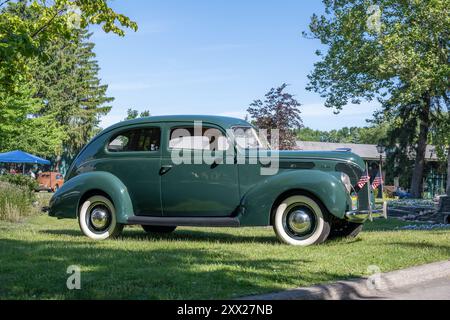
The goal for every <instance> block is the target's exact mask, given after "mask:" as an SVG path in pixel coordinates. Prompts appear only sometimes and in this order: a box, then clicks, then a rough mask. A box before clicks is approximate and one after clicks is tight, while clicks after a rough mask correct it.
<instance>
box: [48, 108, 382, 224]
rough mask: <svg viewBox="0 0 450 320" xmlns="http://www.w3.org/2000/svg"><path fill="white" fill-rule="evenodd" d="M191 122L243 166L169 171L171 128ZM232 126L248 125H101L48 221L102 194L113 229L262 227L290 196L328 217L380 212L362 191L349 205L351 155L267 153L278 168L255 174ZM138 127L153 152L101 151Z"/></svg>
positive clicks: (210, 120) (213, 120) (353, 172)
mask: <svg viewBox="0 0 450 320" xmlns="http://www.w3.org/2000/svg"><path fill="white" fill-rule="evenodd" d="M198 121H201V123H202V124H203V125H204V126H206V127H208V128H214V129H217V130H219V131H220V132H222V133H223V134H224V136H226V137H227V139H228V140H229V143H230V148H233V149H234V152H235V153H236V154H239V155H240V157H241V158H244V159H245V160H246V162H245V163H242V164H241V163H238V161H234V162H233V163H231V164H228V163H227V164H225V163H218V164H217V163H215V162H214V163H213V164H205V163H202V164H177V165H174V164H173V161H172V158H171V152H172V151H173V150H172V149H171V148H169V140H170V132H171V130H173V129H174V128H177V127H182V126H184V127H191V126H193V125H194V122H198ZM236 127H245V128H247V127H251V125H250V124H248V123H247V122H245V121H243V120H240V119H234V118H228V117H218V116H163V117H149V118H141V119H136V120H131V121H126V122H121V123H119V124H116V125H114V126H112V127H109V128H108V129H105V130H104V131H102V132H101V133H100V134H99V135H98V136H96V137H95V138H94V139H93V140H92V141H91V142H90V143H89V144H88V145H87V146H86V147H84V149H83V150H82V151H81V152H80V154H79V155H78V156H77V157H76V159H75V160H74V162H73V164H72V165H71V167H70V169H69V171H68V173H67V174H66V177H65V179H66V182H65V184H64V185H63V186H62V187H61V188H60V190H58V192H57V193H56V194H55V195H54V196H53V198H52V199H51V201H50V211H49V215H50V216H53V217H57V218H74V219H75V218H78V216H79V212H80V207H81V206H82V204H83V202H84V201H85V200H86V199H88V198H89V197H92V196H94V195H102V196H104V197H106V198H108V199H110V200H111V202H112V204H113V205H114V207H115V218H116V220H117V223H120V224H123V225H130V224H142V225H160V226H165V225H175V226H180V225H188V226H189V225H193V226H270V225H272V224H273V213H274V209H275V208H276V206H277V204H278V203H279V202H280V201H281V200H282V199H284V198H286V197H288V196H289V195H292V194H303V195H307V196H308V197H310V198H312V199H314V200H315V201H316V202H318V203H320V205H321V207H323V208H324V211H326V212H327V215H329V216H332V217H333V219H340V220H345V221H353V222H357V223H362V222H364V221H365V220H366V219H368V218H370V216H371V215H372V216H375V215H377V214H380V211H379V210H375V207H374V201H373V195H372V193H371V190H370V188H362V189H361V190H359V191H358V192H356V193H354V194H353V196H354V197H357V199H358V201H357V203H356V204H355V201H352V197H351V192H349V190H348V189H347V188H346V186H345V184H344V183H343V182H342V177H343V174H345V175H346V176H347V177H349V179H350V180H351V184H352V185H353V186H355V185H356V183H357V182H358V180H359V178H360V177H361V175H362V174H363V173H364V172H365V163H364V161H363V160H362V159H361V158H360V157H359V156H357V155H355V154H353V153H351V152H337V151H330V152H303V151H267V154H268V155H270V156H271V157H273V158H277V159H278V161H279V163H278V167H279V169H278V171H277V173H276V174H274V175H261V169H262V167H264V164H261V163H253V162H252V161H251V158H252V157H253V156H254V155H252V154H251V153H250V152H249V151H248V150H244V149H241V148H239V147H238V146H237V145H236V142H235V141H234V138H233V137H231V136H230V132H231V131H230V130H231V129H232V128H236ZM145 128H151V129H152V130H158V131H159V132H160V141H159V144H160V146H159V148H158V149H157V150H152V151H143V152H142V151H140V152H128V151H124V152H111V151H109V150H108V145H109V144H110V143H111V140H112V139H113V138H114V137H116V136H118V135H120V133H121V132H126V131H128V130H133V129H136V130H138V129H145ZM227 130H228V131H227ZM254 162H256V161H254ZM250 163H253V164H250Z"/></svg>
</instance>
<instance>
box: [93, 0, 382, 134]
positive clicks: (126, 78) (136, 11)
mask: <svg viewBox="0 0 450 320" xmlns="http://www.w3.org/2000/svg"><path fill="white" fill-rule="evenodd" d="M112 7H113V8H114V9H115V10H117V11H118V12H120V13H124V14H126V15H128V16H129V17H130V18H132V19H133V20H135V21H137V23H138V25H139V31H138V32H136V33H134V32H132V31H128V32H127V34H126V36H125V37H124V38H120V37H118V36H115V35H109V34H104V33H103V32H102V31H99V28H97V27H92V28H91V29H92V31H94V36H93V37H92V40H93V41H94V42H95V43H96V48H95V52H96V53H97V59H98V61H99V64H100V67H101V72H100V77H101V78H102V81H103V83H105V84H108V85H109V89H108V94H109V95H110V96H113V97H115V98H116V100H115V101H114V103H113V109H112V111H111V113H110V114H109V115H108V116H106V117H105V118H104V119H103V121H102V124H101V125H102V126H103V127H106V126H108V125H111V124H113V123H116V122H118V121H120V120H122V119H123V118H124V117H125V115H126V110H127V109H128V108H133V109H138V110H146V109H148V110H150V112H151V113H152V115H165V114H216V115H229V116H235V117H239V118H243V117H244V116H245V114H246V112H245V110H246V109H247V107H248V105H249V104H250V103H251V102H252V101H253V100H254V99H257V98H262V97H263V96H264V94H265V93H266V92H267V91H268V90H269V89H270V88H271V87H275V86H279V85H280V84H282V83H283V82H286V83H288V84H290V87H289V91H290V92H291V93H293V94H295V95H296V97H297V99H298V100H299V102H300V103H302V104H303V106H302V107H301V111H302V118H303V122H304V124H305V125H306V126H309V127H312V128H314V129H321V130H329V129H338V128H341V127H344V126H363V125H365V124H366V123H365V119H367V118H370V116H371V114H372V113H373V111H374V110H375V109H376V105H375V104H374V103H372V104H367V103H365V104H363V105H359V106H347V108H345V110H344V111H343V112H342V113H341V114H340V115H338V116H336V115H334V114H333V112H332V110H330V109H327V108H325V107H324V106H323V99H321V98H320V97H319V95H318V94H316V93H314V92H308V91H306V90H305V86H306V84H307V75H308V73H310V72H311V70H312V68H313V64H314V62H315V61H316V60H317V57H316V56H315V55H314V52H315V50H316V49H318V48H319V47H320V43H319V42H318V41H316V40H310V39H305V38H303V37H302V35H301V32H302V31H303V30H307V26H308V23H309V18H310V16H311V15H312V14H313V13H314V12H316V13H320V12H322V11H323V5H322V2H321V1H319V0H312V1H299V0H277V1H275V0H271V1H260V0H259V1H258V0H244V1H242V0H241V1H238V0H227V1H224V0H223V1H220V0H189V1H186V0H184V1H183V0H151V1H149V0H126V1H125V0H116V1H114V2H112Z"/></svg>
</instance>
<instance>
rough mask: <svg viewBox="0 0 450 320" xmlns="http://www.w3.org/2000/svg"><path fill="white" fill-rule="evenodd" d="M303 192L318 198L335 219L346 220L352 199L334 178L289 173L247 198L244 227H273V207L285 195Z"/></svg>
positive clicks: (252, 191)
mask: <svg viewBox="0 0 450 320" xmlns="http://www.w3.org/2000/svg"><path fill="white" fill-rule="evenodd" d="M292 190H303V191H306V192H308V193H310V194H312V195H314V196H315V197H316V198H318V199H319V200H320V201H321V202H322V203H323V205H324V206H325V208H326V209H327V210H328V211H329V212H330V213H331V214H332V215H334V216H336V217H338V218H341V219H343V218H344V216H345V212H346V211H347V210H348V208H349V206H350V204H351V199H350V197H349V195H348V192H347V190H346V189H345V186H344V185H343V184H342V183H341V181H340V180H339V179H338V178H337V177H336V176H334V175H333V173H332V172H330V173H327V172H324V171H318V170H289V171H286V172H283V173H281V174H278V175H276V176H272V177H268V178H267V179H266V180H263V181H262V182H261V183H259V184H257V185H255V186H254V187H253V188H251V189H250V190H249V191H248V192H247V193H246V194H245V196H244V197H243V199H242V202H241V208H243V209H244V210H243V214H242V215H241V218H240V221H241V225H246V226H267V225H270V218H271V213H272V207H273V205H274V203H275V201H276V200H277V199H278V198H279V197H280V196H281V195H282V194H283V193H285V192H289V191H292Z"/></svg>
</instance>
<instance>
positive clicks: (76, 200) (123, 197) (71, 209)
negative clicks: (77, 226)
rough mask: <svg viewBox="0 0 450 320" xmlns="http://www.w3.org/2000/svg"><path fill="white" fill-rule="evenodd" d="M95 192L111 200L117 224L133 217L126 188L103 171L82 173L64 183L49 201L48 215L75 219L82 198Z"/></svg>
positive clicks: (114, 177)
mask: <svg viewBox="0 0 450 320" xmlns="http://www.w3.org/2000/svg"><path fill="white" fill-rule="evenodd" d="M96 191H100V192H102V193H105V194H107V195H108V196H109V197H110V198H111V200H112V202H113V204H114V207H115V208H116V216H117V217H116V218H117V221H118V222H119V223H126V222H127V219H128V217H130V216H132V215H133V205H132V203H131V199H130V196H129V194H128V190H127V187H126V186H125V185H124V184H123V183H122V181H121V180H120V179H119V178H117V177H116V176H115V175H113V174H111V173H108V172H103V171H94V172H87V173H83V174H80V175H78V176H76V177H74V178H72V179H70V180H69V181H67V182H66V183H64V184H63V186H62V187H61V188H60V189H59V190H58V192H57V193H55V195H54V196H53V197H52V199H51V200H50V211H49V215H50V216H52V217H57V218H72V219H75V218H77V216H78V208H79V206H80V205H81V204H80V202H81V200H82V198H83V196H84V195H86V194H88V193H91V192H93V193H95V192H96Z"/></svg>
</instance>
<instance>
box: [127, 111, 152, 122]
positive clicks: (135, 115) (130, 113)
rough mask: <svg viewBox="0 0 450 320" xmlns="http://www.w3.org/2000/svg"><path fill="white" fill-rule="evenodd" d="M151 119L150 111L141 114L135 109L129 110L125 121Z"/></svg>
mask: <svg viewBox="0 0 450 320" xmlns="http://www.w3.org/2000/svg"><path fill="white" fill-rule="evenodd" d="M145 117H150V111H149V110H144V111H142V112H141V113H139V111H138V110H135V109H128V110H127V117H126V118H125V119H124V120H132V119H137V118H145Z"/></svg>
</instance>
